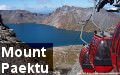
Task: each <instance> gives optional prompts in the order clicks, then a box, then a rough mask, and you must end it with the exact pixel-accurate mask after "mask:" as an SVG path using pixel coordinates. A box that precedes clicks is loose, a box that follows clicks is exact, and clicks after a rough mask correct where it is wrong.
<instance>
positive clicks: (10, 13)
mask: <svg viewBox="0 0 120 75" xmlns="http://www.w3.org/2000/svg"><path fill="white" fill-rule="evenodd" d="M92 11H93V8H92V7H90V8H82V7H74V6H67V5H65V6H63V7H59V8H57V9H56V10H55V11H53V12H52V13H50V14H47V15H46V14H39V13H31V12H29V11H25V10H4V11H3V10H0V14H2V16H3V21H4V23H7V24H8V23H13V24H14V23H15V24H19V23H37V24H46V25H50V26H54V27H56V28H61V29H67V30H76V31H80V29H81V26H82V24H83V23H85V21H86V20H87V19H88V18H89V16H90V14H91V13H92ZM94 19H95V22H96V24H97V25H99V27H101V28H105V27H111V28H114V26H115V25H116V24H117V23H118V22H119V20H120V15H119V14H115V13H108V12H106V11H105V10H104V9H103V10H101V12H99V13H96V14H95V15H94ZM105 21H106V23H105ZM111 28H109V30H113V29H111ZM95 29H97V30H99V28H97V27H95V26H94V25H93V23H92V20H90V21H89V22H88V25H87V26H86V27H85V31H93V30H95Z"/></svg>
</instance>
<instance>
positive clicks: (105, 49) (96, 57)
mask: <svg viewBox="0 0 120 75" xmlns="http://www.w3.org/2000/svg"><path fill="white" fill-rule="evenodd" d="M110 46H111V38H110V35H109V36H108V34H107V35H104V33H103V34H101V33H100V34H95V35H94V36H93V38H92V41H91V43H90V46H89V59H90V63H91V64H92V65H93V66H94V68H95V71H96V72H99V73H106V72H110V71H112V69H113V66H112V61H111V56H110Z"/></svg>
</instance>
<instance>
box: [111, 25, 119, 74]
mask: <svg viewBox="0 0 120 75" xmlns="http://www.w3.org/2000/svg"><path fill="white" fill-rule="evenodd" d="M111 59H112V64H113V67H114V68H115V70H116V72H120V23H119V24H118V25H117V26H116V29H115V31H114V34H113V37H112V46H111Z"/></svg>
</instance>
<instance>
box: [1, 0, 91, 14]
mask: <svg viewBox="0 0 120 75" xmlns="http://www.w3.org/2000/svg"><path fill="white" fill-rule="evenodd" d="M63 5H69V6H76V7H92V6H93V2H92V1H90V0H0V10H16V9H19V10H28V11H31V12H41V13H48V12H52V11H53V10H55V9H56V8H58V7H61V6H63Z"/></svg>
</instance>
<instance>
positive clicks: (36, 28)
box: [7, 23, 93, 46]
mask: <svg viewBox="0 0 120 75" xmlns="http://www.w3.org/2000/svg"><path fill="white" fill-rule="evenodd" d="M7 26H9V27H10V28H11V29H13V30H14V32H15V33H16V36H17V38H18V39H20V40H21V41H23V42H25V43H53V45H54V46H66V45H78V44H82V43H83V42H82V41H81V40H80V31H73V30H64V29H57V28H55V27H52V26H48V25H43V24H27V23H26V24H9V25H7ZM92 35H93V33H87V32H84V33H83V38H84V39H85V40H86V41H87V42H90V40H91V38H92Z"/></svg>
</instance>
